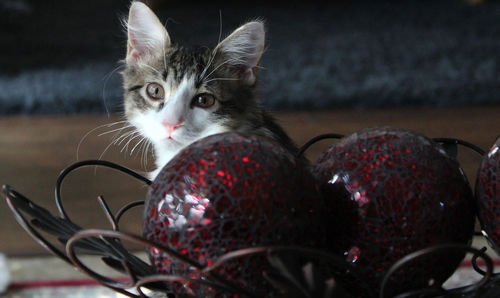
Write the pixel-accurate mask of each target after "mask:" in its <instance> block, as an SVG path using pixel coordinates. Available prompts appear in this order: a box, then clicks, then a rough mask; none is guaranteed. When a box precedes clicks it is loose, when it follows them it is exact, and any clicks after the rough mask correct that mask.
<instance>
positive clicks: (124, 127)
mask: <svg viewBox="0 0 500 298" xmlns="http://www.w3.org/2000/svg"><path fill="white" fill-rule="evenodd" d="M130 127H133V125H131V124H129V125H126V126H123V127H120V128H117V129H112V130H110V131H105V132H103V133H100V134H98V136H99V137H102V136H103V135H107V134H110V133H113V132H116V131H118V132H119V131H121V130H124V129H127V128H130Z"/></svg>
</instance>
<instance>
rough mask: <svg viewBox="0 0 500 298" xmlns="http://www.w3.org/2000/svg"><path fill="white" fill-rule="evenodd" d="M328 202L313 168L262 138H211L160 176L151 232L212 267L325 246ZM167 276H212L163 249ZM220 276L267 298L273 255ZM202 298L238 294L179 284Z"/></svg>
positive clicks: (149, 206)
mask: <svg viewBox="0 0 500 298" xmlns="http://www.w3.org/2000/svg"><path fill="white" fill-rule="evenodd" d="M322 212H324V205H322V201H321V199H320V195H319V192H318V189H317V187H316V180H315V178H314V177H313V176H312V174H311V173H310V172H309V169H308V168H307V167H306V166H305V165H304V164H303V163H302V162H299V161H297V160H296V159H295V157H294V156H293V155H292V154H290V153H289V152H287V151H286V150H285V149H283V148H282V147H281V146H280V145H278V144H277V143H274V142H273V141H271V140H269V139H267V138H264V137H260V136H255V135H242V134H237V133H225V134H218V135H213V136H209V137H207V138H204V139H202V140H199V141H197V142H195V143H193V144H191V145H190V146H188V147H186V148H185V149H183V150H182V151H181V152H179V154H177V155H176V156H175V157H174V158H173V159H172V160H171V161H170V162H169V163H168V164H167V165H166V166H165V167H164V168H163V169H162V170H161V172H160V173H159V175H158V176H157V177H156V179H155V180H154V182H153V184H152V185H151V187H150V189H149V193H148V196H147V199H146V203H145V211H144V226H143V235H144V237H145V238H147V239H149V240H152V241H154V242H156V243H160V244H162V245H164V246H167V247H169V248H172V249H174V250H176V251H178V252H179V253H181V254H182V255H184V256H185V257H188V258H190V259H191V260H193V261H195V262H197V263H199V264H201V265H203V266H208V265H211V264H213V263H214V261H215V260H216V259H217V258H218V257H220V256H222V255H224V254H226V253H228V252H230V251H234V250H237V249H242V248H248V247H255V246H268V245H269V246H271V245H278V246H281V245H294V246H295V245H296V246H305V247H315V248H322V247H323V248H324V243H325V238H326V236H325V235H326V233H325V232H324V229H325V228H324V226H325V222H324V219H323V217H322V215H321V214H322ZM150 259H151V261H152V263H153V264H154V266H155V267H156V268H157V270H158V271H159V272H160V273H163V274H169V275H179V276H183V277H189V278H192V279H200V278H207V276H205V275H204V274H202V273H201V272H200V270H199V269H197V268H196V266H191V265H188V264H186V263H184V262H182V261H179V260H178V259H176V258H173V257H171V256H170V255H167V254H165V253H163V252H160V251H159V250H155V249H151V250H150ZM215 273H216V274H217V275H219V276H220V277H222V278H223V279H226V280H230V281H231V282H233V283H235V284H237V285H239V286H242V287H244V288H247V289H250V290H251V291H254V292H256V293H260V294H258V296H261V297H262V296H264V295H265V294H268V293H269V292H271V291H272V289H271V285H270V284H269V283H268V281H266V279H265V278H264V277H263V273H272V268H271V266H270V265H269V263H268V261H267V259H265V256H263V255H258V256H252V257H243V258H241V259H236V260H233V261H231V262H228V263H225V264H224V266H222V267H219V268H218V269H217V270H216V271H215ZM173 290H174V292H177V293H184V294H188V295H193V296H196V297H234V296H232V295H231V294H229V293H225V292H223V291H220V290H219V289H214V288H213V287H209V286H204V285H202V284H201V283H198V282H196V281H191V282H183V283H182V284H181V283H177V284H175V285H173Z"/></svg>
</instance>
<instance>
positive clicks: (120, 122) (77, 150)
mask: <svg viewBox="0 0 500 298" xmlns="http://www.w3.org/2000/svg"><path fill="white" fill-rule="evenodd" d="M122 123H127V121H125V120H124V121H116V122H112V123H106V124H103V125H99V126H97V127H95V128H93V129H91V130H90V131H88V132H87V133H86V134H85V135H84V136H83V137H82V138H81V139H80V142H78V146H77V147H76V160H80V156H79V155H80V147H81V145H82V144H83V142H84V141H85V139H87V137H88V136H89V135H90V134H91V133H93V132H94V131H96V130H98V129H101V128H103V127H111V126H115V125H118V124H122Z"/></svg>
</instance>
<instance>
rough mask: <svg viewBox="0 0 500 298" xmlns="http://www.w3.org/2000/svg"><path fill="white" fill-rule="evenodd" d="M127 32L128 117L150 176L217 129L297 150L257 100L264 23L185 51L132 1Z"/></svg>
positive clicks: (148, 13)
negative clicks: (152, 163)
mask: <svg viewBox="0 0 500 298" xmlns="http://www.w3.org/2000/svg"><path fill="white" fill-rule="evenodd" d="M127 30H128V46H127V56H126V58H125V66H126V68H125V70H124V71H123V73H122V75H123V80H124V89H125V95H124V106H125V115H126V118H127V120H128V121H129V122H130V123H131V124H132V125H134V126H135V127H136V128H137V130H138V131H139V132H140V133H141V134H142V136H144V137H146V138H147V139H148V140H149V141H150V142H151V143H152V144H153V147H154V156H155V159H156V166H157V169H156V170H155V171H154V172H152V173H151V174H150V176H151V178H154V177H155V176H156V175H157V174H158V172H159V171H160V170H161V168H162V167H163V166H164V165H165V164H166V163H167V162H168V161H169V160H170V159H171V158H172V157H174V156H175V155H176V154H177V153H178V152H179V151H180V150H181V149H182V148H184V147H186V146H188V145H189V144H191V143H193V142H194V141H196V140H199V139H201V138H203V137H206V136H209V135H213V134H217V133H222V132H229V131H237V132H248V133H255V134H259V135H263V136H266V137H270V138H272V139H274V140H276V141H277V142H279V143H280V144H282V145H283V146H284V147H285V148H287V149H288V150H289V151H291V152H293V153H296V152H297V148H296V146H295V145H294V144H293V142H292V141H291V139H290V138H289V137H288V135H287V134H286V133H285V132H284V131H283V129H282V128H281V127H280V126H279V125H278V124H277V123H276V122H275V120H274V119H273V118H272V117H271V116H270V115H269V113H268V112H266V111H265V110H264V109H263V108H262V106H261V105H260V104H259V101H258V99H257V95H256V85H257V68H258V64H259V60H260V58H261V55H262V52H263V50H264V37H265V33H264V26H263V24H262V23H261V22H258V21H256V22H249V23H247V24H245V25H243V26H241V27H240V28H238V29H236V30H235V31H234V32H233V33H232V34H231V35H229V36H228V37H227V38H226V39H224V40H223V41H221V42H220V43H219V44H218V45H217V46H216V47H215V48H214V49H208V48H202V47H200V48H194V49H188V48H185V47H181V46H178V45H176V44H174V43H172V41H171V39H170V36H169V34H168V32H167V30H166V29H165V27H164V26H163V25H162V23H161V22H160V21H159V19H158V18H157V16H156V15H155V14H154V13H153V12H152V11H151V10H150V9H149V8H148V7H147V6H146V5H145V4H143V3H141V2H133V3H132V6H131V7H130V12H129V17H128V22H127Z"/></svg>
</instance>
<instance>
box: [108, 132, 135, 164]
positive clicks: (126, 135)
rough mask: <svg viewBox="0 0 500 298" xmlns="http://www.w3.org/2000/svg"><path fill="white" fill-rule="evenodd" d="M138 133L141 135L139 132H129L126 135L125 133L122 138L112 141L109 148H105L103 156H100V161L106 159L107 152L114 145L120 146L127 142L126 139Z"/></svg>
mask: <svg viewBox="0 0 500 298" xmlns="http://www.w3.org/2000/svg"><path fill="white" fill-rule="evenodd" d="M138 133H139V132H138V131H129V132H126V133H124V134H123V135H121V136H119V137H117V138H115V139H114V140H112V141H111V142H110V143H109V144H108V146H106V148H104V151H103V152H102V153H101V155H100V156H99V160H101V159H102V158H103V157H104V155H105V154H106V152H107V151H108V150H109V148H111V146H113V145H117V146H119V145H121V144H122V143H123V142H124V140H125V139H127V138H128V137H130V136H132V135H134V134H138Z"/></svg>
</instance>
